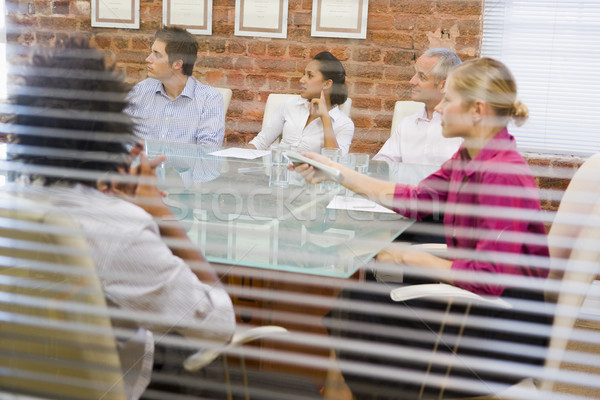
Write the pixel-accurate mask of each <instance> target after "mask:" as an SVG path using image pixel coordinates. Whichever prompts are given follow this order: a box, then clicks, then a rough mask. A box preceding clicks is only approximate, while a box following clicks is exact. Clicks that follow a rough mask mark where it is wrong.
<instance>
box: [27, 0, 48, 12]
mask: <svg viewBox="0 0 600 400" xmlns="http://www.w3.org/2000/svg"><path fill="white" fill-rule="evenodd" d="M28 6H29V7H28V8H29V10H28V11H26V12H27V13H29V14H45V15H49V14H51V13H52V3H50V2H49V1H48V0H36V1H34V2H33V3H31V2H30V3H29V4H28Z"/></svg>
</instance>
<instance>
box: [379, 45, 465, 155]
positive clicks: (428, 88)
mask: <svg viewBox="0 0 600 400" xmlns="http://www.w3.org/2000/svg"><path fill="white" fill-rule="evenodd" d="M460 63H461V61H460V59H459V58H458V56H457V55H456V54H455V53H454V52H452V51H451V50H448V49H443V48H433V49H429V50H427V51H426V52H425V53H424V54H423V55H422V56H421V57H419V58H418V59H417V62H416V63H415V74H414V75H413V77H412V78H411V80H410V84H411V85H412V91H411V99H412V100H413V101H418V102H422V103H424V107H423V110H421V111H419V112H418V113H416V114H413V115H410V116H408V117H406V118H404V119H403V120H402V121H401V122H400V124H399V125H398V127H397V128H396V130H395V131H394V132H393V133H392V135H391V136H390V138H389V139H388V140H387V141H386V142H385V144H384V145H383V147H382V148H381V150H379V152H378V153H377V154H376V155H375V156H374V157H373V160H384V161H388V162H403V163H411V164H427V165H436V166H440V165H442V163H443V162H444V161H446V160H448V159H449V158H450V157H451V156H452V155H453V154H454V153H455V152H456V150H458V147H459V146H460V144H461V143H462V139H460V138H452V139H446V138H444V137H443V136H442V127H441V117H440V114H439V113H437V112H436V111H434V108H435V106H436V105H437V104H438V103H439V102H440V101H441V100H442V97H443V96H444V92H443V90H444V85H445V84H446V77H447V76H448V73H449V72H450V70H451V69H452V68H453V67H455V66H456V65H459V64H460Z"/></svg>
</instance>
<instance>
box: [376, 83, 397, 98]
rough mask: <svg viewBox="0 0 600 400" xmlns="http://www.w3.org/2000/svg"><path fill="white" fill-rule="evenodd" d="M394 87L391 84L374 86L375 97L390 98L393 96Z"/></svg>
mask: <svg viewBox="0 0 600 400" xmlns="http://www.w3.org/2000/svg"><path fill="white" fill-rule="evenodd" d="M395 90H396V85H395V84H393V83H391V84H390V83H379V84H377V85H376V86H375V93H376V94H377V96H381V97H390V96H394V93H395Z"/></svg>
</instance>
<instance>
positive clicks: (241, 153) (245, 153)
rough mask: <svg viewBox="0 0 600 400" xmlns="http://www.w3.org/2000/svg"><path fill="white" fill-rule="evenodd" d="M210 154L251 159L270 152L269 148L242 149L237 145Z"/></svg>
mask: <svg viewBox="0 0 600 400" xmlns="http://www.w3.org/2000/svg"><path fill="white" fill-rule="evenodd" d="M209 154H210V155H211V156H217V157H232V158H243V159H244V160H253V159H255V158H259V157H264V156H266V155H267V154H271V151H270V150H253V149H242V148H239V147H231V148H229V149H223V150H218V151H213V152H212V153H209Z"/></svg>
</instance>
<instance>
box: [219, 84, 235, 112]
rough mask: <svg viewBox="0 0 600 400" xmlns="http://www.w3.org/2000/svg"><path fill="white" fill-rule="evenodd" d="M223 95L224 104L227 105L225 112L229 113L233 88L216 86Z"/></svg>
mask: <svg viewBox="0 0 600 400" xmlns="http://www.w3.org/2000/svg"><path fill="white" fill-rule="evenodd" d="M215 89H217V91H218V92H219V93H221V96H223V104H224V106H225V113H227V109H228V108H229V103H230V102H231V95H232V93H233V92H232V90H231V89H229V88H222V87H215Z"/></svg>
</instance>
